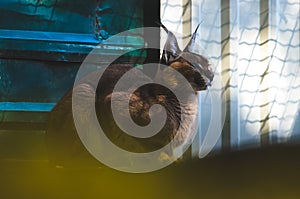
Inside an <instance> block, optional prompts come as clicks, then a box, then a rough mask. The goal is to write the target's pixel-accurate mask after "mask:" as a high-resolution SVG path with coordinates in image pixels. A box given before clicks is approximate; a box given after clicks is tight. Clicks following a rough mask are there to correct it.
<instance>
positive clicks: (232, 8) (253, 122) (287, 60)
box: [161, 0, 300, 148]
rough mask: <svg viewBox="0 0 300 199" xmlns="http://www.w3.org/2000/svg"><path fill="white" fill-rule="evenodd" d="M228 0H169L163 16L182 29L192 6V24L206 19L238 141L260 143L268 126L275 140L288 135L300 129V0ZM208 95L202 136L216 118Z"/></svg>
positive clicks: (203, 32)
mask: <svg viewBox="0 0 300 199" xmlns="http://www.w3.org/2000/svg"><path fill="white" fill-rule="evenodd" d="M227 2H228V4H227V6H224V5H225V4H224V1H223V2H222V1H220V0H200V1H193V0H191V1H188V3H185V4H184V3H183V1H177V0H174V1H171V0H164V1H162V4H161V11H162V15H161V16H162V21H163V22H165V23H166V24H167V25H168V24H170V29H171V30H173V31H179V32H180V31H182V29H183V27H184V24H185V23H187V22H186V21H184V20H183V18H184V14H185V13H184V10H187V9H189V8H188V7H190V9H191V10H192V14H191V17H190V20H191V23H192V28H191V29H193V28H194V27H195V26H196V25H197V24H198V23H200V22H202V23H201V27H200V31H199V38H200V39H199V43H200V45H201V46H202V47H203V49H204V50H205V52H206V53H207V55H208V56H209V58H210V60H211V62H212V63H214V64H215V68H216V74H217V75H220V76H221V79H222V88H220V90H221V91H222V92H223V93H225V92H226V91H227V90H228V91H229V94H230V95H229V96H227V97H228V99H227V100H229V106H228V107H227V114H229V115H230V121H228V123H225V125H229V126H230V128H229V130H230V140H231V145H232V147H233V146H237V147H239V148H241V147H244V146H257V145H260V144H261V140H262V133H263V132H264V131H267V134H268V138H267V139H268V141H269V142H270V143H272V142H281V141H283V140H288V138H289V137H291V136H293V135H297V134H300V130H299V129H295V128H293V127H294V126H295V123H298V122H299V118H298V117H297V114H298V112H299V104H300V65H299V63H300V39H299V38H300V30H299V8H300V3H299V1H297V0H276V1H262V0H254V1H249V0H239V1H233V0H228V1H227ZM175 10H177V12H176V13H175ZM178 13H179V14H178ZM226 14H227V15H228V19H226V16H227V15H226ZM224 17H225V18H224ZM228 26H229V28H227V27H228ZM224 31H227V32H228V33H226V32H225V33H224ZM187 36H190V35H187ZM228 49H229V50H228ZM226 59H228V60H229V61H228V62H226V61H224V60H226ZM225 64H228V66H227V65H225ZM226 74H229V75H228V76H227V75H226ZM206 97H208V96H207V94H206V93H201V94H200V98H201V100H202V103H201V106H200V137H201V134H202V136H203V134H205V131H206V130H207V126H208V123H210V122H212V121H210V114H209V115H207V111H208V110H209V109H210V108H209V106H210V104H205V103H203V102H206V100H205V98H206ZM204 113H205V114H204Z"/></svg>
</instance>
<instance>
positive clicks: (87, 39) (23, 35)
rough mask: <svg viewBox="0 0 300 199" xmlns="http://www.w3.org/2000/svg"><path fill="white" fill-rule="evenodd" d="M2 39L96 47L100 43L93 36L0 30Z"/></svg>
mask: <svg viewBox="0 0 300 199" xmlns="http://www.w3.org/2000/svg"><path fill="white" fill-rule="evenodd" d="M0 38H2V39H22V40H35V41H54V42H67V43H79V44H92V45H97V44H99V43H100V41H98V40H97V39H96V37H95V35H93V34H79V33H62V32H43V31H28V30H5V29H0Z"/></svg>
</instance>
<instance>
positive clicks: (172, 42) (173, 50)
mask: <svg viewBox="0 0 300 199" xmlns="http://www.w3.org/2000/svg"><path fill="white" fill-rule="evenodd" d="M159 25H160V26H161V27H162V28H163V29H164V30H165V31H166V33H167V34H168V36H167V40H166V43H165V46H164V49H163V54H162V57H161V63H162V64H166V65H168V63H169V62H170V61H171V60H173V59H175V58H176V57H178V56H179V55H180V53H181V50H180V48H179V46H178V42H177V39H176V37H175V35H174V34H173V33H172V32H171V31H169V30H168V29H167V28H166V27H165V26H164V25H163V24H162V23H159Z"/></svg>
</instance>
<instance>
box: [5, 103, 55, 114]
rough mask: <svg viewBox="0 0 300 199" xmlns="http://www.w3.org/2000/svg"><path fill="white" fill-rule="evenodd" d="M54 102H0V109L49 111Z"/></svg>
mask: <svg viewBox="0 0 300 199" xmlns="http://www.w3.org/2000/svg"><path fill="white" fill-rule="evenodd" d="M55 104H56V103H34V102H0V111H23V112H50V111H51V110H52V109H53V107H54V106H55Z"/></svg>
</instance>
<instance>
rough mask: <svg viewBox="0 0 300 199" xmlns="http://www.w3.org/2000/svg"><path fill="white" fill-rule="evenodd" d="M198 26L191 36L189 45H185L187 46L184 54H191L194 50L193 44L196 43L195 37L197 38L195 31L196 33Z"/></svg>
mask: <svg viewBox="0 0 300 199" xmlns="http://www.w3.org/2000/svg"><path fill="white" fill-rule="evenodd" d="M200 24H201V23H200ZM200 24H198V26H197V28H196V30H195V32H194V33H193V35H192V38H191V40H190V41H189V43H188V44H187V46H186V47H185V49H184V50H183V51H184V52H192V51H193V50H194V46H195V42H196V37H197V31H198V28H199V26H200Z"/></svg>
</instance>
